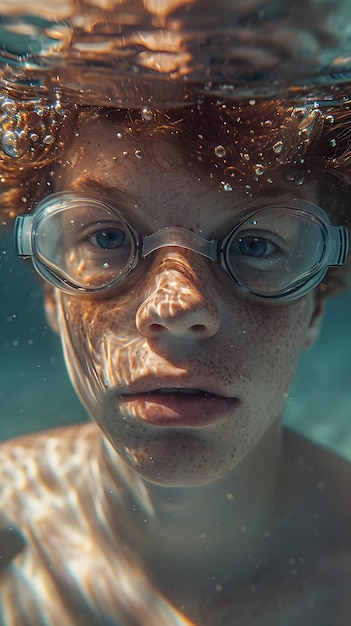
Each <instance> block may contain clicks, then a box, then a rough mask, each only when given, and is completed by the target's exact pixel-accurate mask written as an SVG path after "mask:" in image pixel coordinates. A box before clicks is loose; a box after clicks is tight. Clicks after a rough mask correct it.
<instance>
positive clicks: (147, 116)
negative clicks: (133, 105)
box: [141, 107, 153, 122]
mask: <svg viewBox="0 0 351 626" xmlns="http://www.w3.org/2000/svg"><path fill="white" fill-rule="evenodd" d="M141 117H142V118H143V120H145V121H146V122H151V120H152V118H153V113H152V111H151V109H148V108H146V107H145V108H144V109H143V110H142V112H141Z"/></svg>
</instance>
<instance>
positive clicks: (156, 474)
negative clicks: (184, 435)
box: [117, 445, 232, 487]
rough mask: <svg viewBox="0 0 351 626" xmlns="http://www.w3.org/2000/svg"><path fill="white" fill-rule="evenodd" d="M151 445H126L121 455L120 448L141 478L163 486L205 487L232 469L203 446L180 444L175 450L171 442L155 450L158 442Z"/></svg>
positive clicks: (126, 460)
mask: <svg viewBox="0 0 351 626" xmlns="http://www.w3.org/2000/svg"><path fill="white" fill-rule="evenodd" d="M152 448H153V449H152V450H151V449H150V446H148V447H147V449H142V450H141V449H140V448H139V449H134V450H133V451H132V450H131V449H130V448H129V449H127V448H125V449H124V451H123V453H122V454H121V451H120V450H117V451H118V453H119V455H120V457H121V458H122V460H123V461H124V462H126V463H127V464H128V465H129V467H130V468H131V469H133V470H134V471H135V472H136V473H137V474H138V475H139V477H140V478H142V479H144V480H146V481H148V482H151V483H153V484H155V485H159V486H161V487H202V486H205V485H209V484H211V483H213V482H215V481H217V480H220V479H221V478H223V477H224V476H226V475H227V474H228V473H229V472H230V471H231V469H232V467H230V466H229V463H228V464H227V463H226V462H225V461H224V460H223V458H219V459H214V458H213V454H210V451H209V450H206V449H204V448H203V447H202V449H201V451H200V450H199V449H195V450H194V448H193V449H191V448H187V447H183V448H179V447H178V446H177V447H176V449H175V448H174V447H173V446H172V445H168V446H166V447H165V448H164V449H163V450H160V449H155V445H153V446H152ZM206 452H207V454H206ZM231 465H232V460H231Z"/></svg>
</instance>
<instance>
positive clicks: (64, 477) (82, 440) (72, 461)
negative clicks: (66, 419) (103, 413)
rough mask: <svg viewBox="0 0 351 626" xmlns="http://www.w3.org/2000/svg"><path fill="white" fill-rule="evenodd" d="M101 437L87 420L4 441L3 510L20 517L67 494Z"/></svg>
mask: <svg viewBox="0 0 351 626" xmlns="http://www.w3.org/2000/svg"><path fill="white" fill-rule="evenodd" d="M100 440H101V437H100V433H99V430H98V429H97V427H96V426H95V425H94V424H90V423H87V424H80V425H77V426H72V427H67V428H59V429H54V430H50V431H45V432H41V433H38V434H32V435H26V436H23V437H18V438H16V439H13V440H10V441H7V442H5V443H3V444H1V445H0V477H1V481H0V511H5V512H6V516H7V517H8V518H12V519H16V520H19V519H20V518H21V516H23V515H25V511H26V510H27V511H29V512H30V513H33V507H34V506H35V504H34V503H35V501H36V500H38V501H39V500H40V501H41V502H45V501H48V500H50V499H53V498H55V497H56V496H57V495H58V493H64V492H65V489H66V488H67V485H71V486H72V484H74V483H75V480H76V478H75V477H76V476H77V468H82V467H84V466H85V464H84V461H85V460H88V459H90V458H91V455H92V452H93V451H94V448H96V447H97V446H99V445H100ZM66 493H67V492H66ZM29 505H30V506H29Z"/></svg>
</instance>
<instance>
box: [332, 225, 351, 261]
mask: <svg viewBox="0 0 351 626" xmlns="http://www.w3.org/2000/svg"><path fill="white" fill-rule="evenodd" d="M328 230H329V231H330V235H331V237H330V242H331V246H330V251H329V257H328V265H329V266H336V265H343V264H344V263H345V261H346V258H347V255H348V251H349V237H348V232H347V228H346V227H345V226H330V225H329V226H328Z"/></svg>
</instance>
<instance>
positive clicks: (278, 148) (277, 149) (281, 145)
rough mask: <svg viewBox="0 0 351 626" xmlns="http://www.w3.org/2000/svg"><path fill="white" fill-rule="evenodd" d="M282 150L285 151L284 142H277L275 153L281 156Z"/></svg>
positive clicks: (274, 147)
mask: <svg viewBox="0 0 351 626" xmlns="http://www.w3.org/2000/svg"><path fill="white" fill-rule="evenodd" d="M282 149H283V142H282V141H277V142H276V143H275V144H274V146H273V152H275V153H276V154H280V153H281V151H282Z"/></svg>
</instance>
